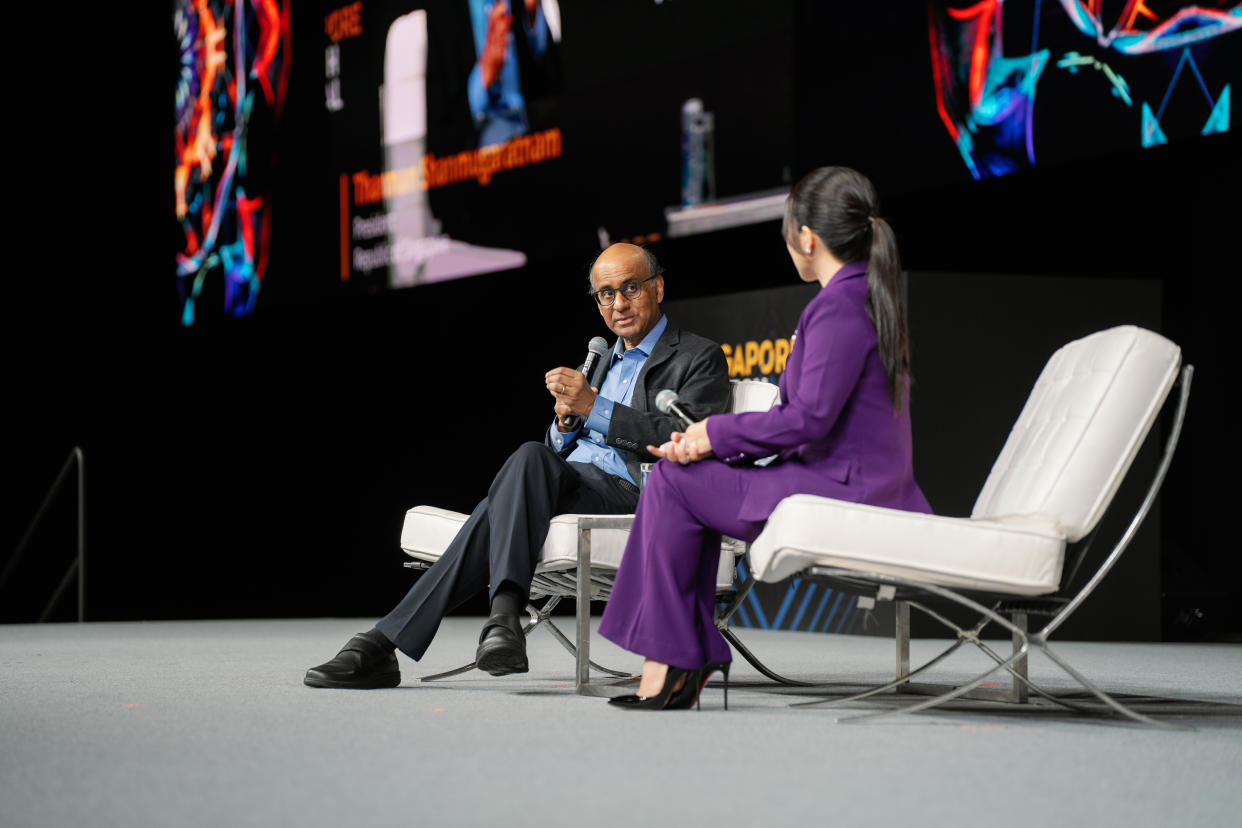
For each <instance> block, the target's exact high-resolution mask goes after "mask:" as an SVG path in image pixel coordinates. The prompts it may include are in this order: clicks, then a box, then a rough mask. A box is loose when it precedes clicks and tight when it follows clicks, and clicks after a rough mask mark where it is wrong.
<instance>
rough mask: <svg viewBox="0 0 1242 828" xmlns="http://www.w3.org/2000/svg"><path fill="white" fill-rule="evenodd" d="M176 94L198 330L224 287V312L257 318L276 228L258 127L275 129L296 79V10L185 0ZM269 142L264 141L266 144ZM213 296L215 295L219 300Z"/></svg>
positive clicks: (181, 198)
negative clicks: (208, 300) (208, 293)
mask: <svg viewBox="0 0 1242 828" xmlns="http://www.w3.org/2000/svg"><path fill="white" fill-rule="evenodd" d="M173 23H174V27H175V32H176V37H177V47H178V52H179V54H180V60H181V67H180V74H179V77H178V80H177V92H176V159H175V160H176V169H175V172H174V176H173V181H174V186H175V191H176V215H177V221H178V223H179V225H180V227H181V233H182V242H181V249H180V251H179V252H178V254H177V292H178V296H179V301H180V303H181V323H182V324H183V325H192V324H193V323H194V320H195V315H196V313H198V312H199V309H198V305H199V302H200V298H201V297H202V296H203V291H204V287H205V286H206V285H208V284H209V283H211V282H213V281H214V280H222V300H221V301H222V307H221V310H222V312H223V313H225V314H228V315H232V316H244V315H246V314H248V313H250V312H251V311H252V310H254V306H255V301H256V300H257V298H258V295H259V287H260V285H261V284H262V282H263V274H264V272H265V271H266V269H267V257H268V250H269V235H270V228H271V203H270V195H269V193H268V192H267V191H266V186H265V176H266V173H267V168H268V167H269V166H270V163H271V160H272V159H271V158H269V157H256V156H257V155H260V154H259V153H255V152H253V151H252V148H253V145H254V144H255V143H256V135H255V133H256V131H257V132H262V129H258V128H257V127H256V126H255V124H256V122H261V123H262V125H263V127H264V128H267V129H270V128H271V126H272V125H274V124H275V123H276V122H277V121H278V120H279V119H280V115H281V112H282V110H283V108H284V100H285V90H286V87H287V83H288V77H289V6H288V0H285V2H284V3H283V4H282V3H280V2H277V0H235V1H234V0H178V1H177V4H176V7H175V9H174V11H173ZM265 137H266V136H265V135H264V136H261V137H260V138H259V142H260V143H261V141H262V138H265ZM212 295H213V297H214V293H213V294H212Z"/></svg>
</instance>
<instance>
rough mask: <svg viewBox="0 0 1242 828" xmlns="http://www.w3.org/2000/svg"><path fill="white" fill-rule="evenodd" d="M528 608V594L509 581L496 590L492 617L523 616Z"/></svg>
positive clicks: (493, 598) (493, 597)
mask: <svg viewBox="0 0 1242 828" xmlns="http://www.w3.org/2000/svg"><path fill="white" fill-rule="evenodd" d="M525 608H526V593H524V592H523V591H522V590H520V589H518V588H517V587H516V586H514V585H513V584H511V583H510V582H509V581H505V582H504V583H502V584H501V585H500V586H499V587H497V588H496V594H495V595H493V596H492V615H513V616H517V615H521V614H522V611H523V610H524V609H525Z"/></svg>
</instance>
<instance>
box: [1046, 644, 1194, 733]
mask: <svg viewBox="0 0 1242 828" xmlns="http://www.w3.org/2000/svg"><path fill="white" fill-rule="evenodd" d="M1031 643H1032V644H1034V645H1035V646H1036V647H1038V648H1039V650H1040V652H1042V653H1043V654H1044V655H1046V656H1048V658H1050V659H1052V660H1053V661H1054V662H1055V663H1056V665H1057V666H1058V667H1060V668H1061V669H1062V670H1064V671H1065V672H1066V673H1068V674H1069V675H1070V676H1071V677H1073V679H1074V680H1075V681H1077V682H1078V683H1079V684H1081V685H1082V686H1083V687H1085V688H1086V689H1087V690H1089V691H1091V693H1092V695H1094V696H1095V697H1096V698H1098V699H1099V700H1100V701H1102V702H1104V703H1105V704H1106V705H1108V706H1109V707H1111V708H1112V709H1113V710H1115V711H1117V712H1118V713H1120V714H1121V715H1123V716H1126V717H1128V718H1130V719H1133V720H1134V721H1136V722H1140V723H1142V724H1149V725H1154V726H1155V727H1162V728H1165V729H1166V730H1194V728H1193V727H1191V726H1190V725H1184V724H1174V723H1172V722H1162V721H1160V720H1158V719H1153V718H1152V717H1150V716H1144V715H1143V714H1142V713H1139V712H1138V711H1137V710H1131V709H1130V708H1128V707H1126V706H1125V705H1124V704H1122V703H1121V702H1119V701H1117V700H1116V699H1114V698H1113V697H1112V696H1110V695H1109V694H1108V693H1106V692H1104V691H1103V690H1102V689H1100V688H1099V687H1097V686H1096V685H1095V684H1094V683H1093V682H1092V681H1091V680H1090V679H1088V678H1087V677H1086V676H1084V675H1083V674H1082V673H1080V672H1078V671H1077V670H1075V669H1074V668H1073V667H1071V666H1070V665H1069V664H1068V663H1067V662H1066V661H1065V660H1064V659H1062V658H1061V657H1060V656H1059V655H1057V654H1056V653H1055V652H1054V651H1053V650H1052V648H1051V647H1049V646H1048V642H1047V641H1045V640H1044V639H1043V637H1042V636H1039V635H1034V636H1031Z"/></svg>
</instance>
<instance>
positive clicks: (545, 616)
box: [418, 595, 561, 683]
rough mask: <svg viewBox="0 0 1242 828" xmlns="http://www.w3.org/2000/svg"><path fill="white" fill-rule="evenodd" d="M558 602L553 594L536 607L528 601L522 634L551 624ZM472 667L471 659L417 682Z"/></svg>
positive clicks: (444, 677)
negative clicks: (545, 624)
mask: <svg viewBox="0 0 1242 828" xmlns="http://www.w3.org/2000/svg"><path fill="white" fill-rule="evenodd" d="M560 602H561V596H559V595H553V596H552V597H550V598H549V599H548V600H547V601H544V603H543V606H542V607H536V606H535V605H534V604H530V603H528V604H527V605H526V612H527V614H528V615H530V623H528V624H527V625H526V626H524V627H522V634H523V635H525V636H526V637H527V638H529V637H530V632H531V630H533V629H534V628H535V627H538V626H539V625H540V624H542V623H544V622H547V623H549V624H551V623H552V622H551V621H550V620H549V616H550V615H551V614H552V610H553V609H555V608H556V605H557V604H559V603H560ZM473 669H474V662H473V661H472V662H470V663H469V664H465V665H463V666H461V667H458V668H456V669H453V670H445V671H444V672H443V673H433V674H432V675H430V676H423V677H422V678H420V679H418V682H419V683H422V682H425V681H439V680H440V679H446V678H452V677H453V676H460V675H461V674H462V673H468V672H470V671H471V670H473Z"/></svg>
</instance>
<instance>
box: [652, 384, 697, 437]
mask: <svg viewBox="0 0 1242 828" xmlns="http://www.w3.org/2000/svg"><path fill="white" fill-rule="evenodd" d="M680 399H681V398H680V397H678V396H677V392H676V391H674V390H673V389H671V388H665V389H664V390H663V391H661V392H660V393H659V394H656V399H655V403H656V408H658V409H659V410H660V412H661V413H663V414H672V415H673V416H674V417H676V418H677V419H679V420H681V427H682V428H689V427H690V424H691V423H693V422H694V420H693V419H691V418H690V415H688V414H687V413H686V412H685V411H683V410H682V408H681V406H679V405H678V404H677V403H678V402H679V401H680Z"/></svg>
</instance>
